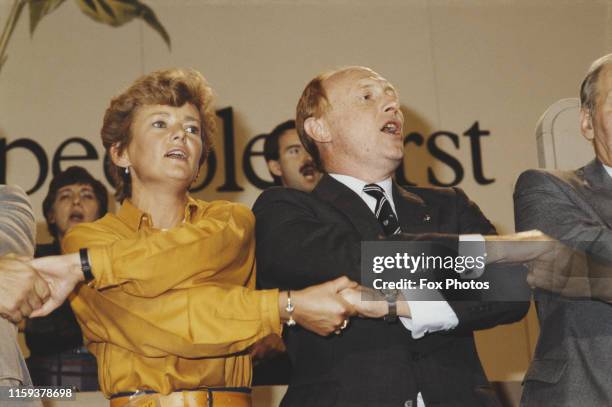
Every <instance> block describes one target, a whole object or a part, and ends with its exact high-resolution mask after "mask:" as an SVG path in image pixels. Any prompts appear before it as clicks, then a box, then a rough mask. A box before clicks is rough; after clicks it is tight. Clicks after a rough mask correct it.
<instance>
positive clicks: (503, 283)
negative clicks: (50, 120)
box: [447, 188, 530, 333]
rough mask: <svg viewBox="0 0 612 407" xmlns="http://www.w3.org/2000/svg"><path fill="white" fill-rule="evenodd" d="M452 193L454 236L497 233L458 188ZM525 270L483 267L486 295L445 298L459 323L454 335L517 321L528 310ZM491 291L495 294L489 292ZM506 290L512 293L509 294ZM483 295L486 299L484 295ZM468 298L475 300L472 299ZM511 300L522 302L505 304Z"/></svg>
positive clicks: (521, 268)
mask: <svg viewBox="0 0 612 407" xmlns="http://www.w3.org/2000/svg"><path fill="white" fill-rule="evenodd" d="M453 189H454V191H455V200H454V205H455V211H456V213H457V218H458V225H457V233H458V234H481V235H495V234H497V231H496V230H495V227H494V226H493V224H491V222H490V221H489V220H488V219H487V218H486V216H485V215H484V214H483V213H482V211H481V210H480V208H479V207H478V205H476V203H475V202H473V201H471V200H470V199H469V198H468V197H467V195H466V194H465V192H463V190H462V189H460V188H453ZM526 272H527V271H526V269H525V268H524V267H523V266H522V265H503V264H500V265H489V266H487V267H486V268H485V273H484V275H483V277H482V278H481V279H482V280H486V281H489V282H490V283H491V287H492V288H494V289H495V290H493V289H491V290H490V292H486V293H483V292H476V293H471V294H472V295H470V297H467V298H466V297H463V298H462V295H463V293H462V292H459V293H457V294H458V295H457V296H454V297H453V298H447V300H448V303H449V305H450V306H451V308H452V309H453V311H454V312H455V314H456V315H457V319H458V321H459V324H458V325H457V327H456V328H455V330H454V331H451V333H452V332H454V333H462V332H468V331H475V330H480V329H488V328H492V327H494V326H496V325H500V324H509V323H512V322H516V321H519V320H521V319H522V318H523V317H524V316H525V314H526V313H527V311H528V310H529V296H530V291H529V287H528V286H527V283H526V281H525V276H526ZM493 291H495V292H493ZM510 291H512V292H513V293H512V294H510ZM485 294H486V296H485ZM472 297H476V298H474V299H473V300H472V299H471V298H472ZM508 298H513V299H518V298H521V299H523V300H522V301H505V299H508Z"/></svg>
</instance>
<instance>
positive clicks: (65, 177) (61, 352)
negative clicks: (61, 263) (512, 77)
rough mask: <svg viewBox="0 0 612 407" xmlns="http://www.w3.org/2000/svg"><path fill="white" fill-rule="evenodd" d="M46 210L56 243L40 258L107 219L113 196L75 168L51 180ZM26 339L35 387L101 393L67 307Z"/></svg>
mask: <svg viewBox="0 0 612 407" xmlns="http://www.w3.org/2000/svg"><path fill="white" fill-rule="evenodd" d="M42 209H43V214H44V216H45V219H46V220H47V228H48V229H49V232H50V233H51V236H52V237H53V242H52V243H50V244H42V245H37V246H36V253H35V255H34V256H35V257H44V256H52V255H57V254H61V249H60V242H61V241H62V239H63V237H64V235H65V234H66V232H67V231H68V230H69V229H70V228H71V227H72V226H74V225H76V224H79V223H81V222H93V221H95V220H96V219H98V218H100V217H102V216H103V215H105V214H106V212H107V210H108V192H107V190H106V188H105V187H104V185H103V184H102V183H101V182H100V181H98V180H97V179H95V178H94V177H93V176H92V175H91V174H90V173H89V172H88V171H87V170H86V169H85V168H82V167H78V166H72V167H69V168H68V169H66V170H65V171H63V172H60V173H59V174H57V175H56V176H55V177H54V178H53V179H52V180H51V183H50V184H49V192H48V193H47V196H46V197H45V199H44V201H43V208H42ZM25 334H26V343H27V345H28V348H29V349H30V352H31V356H30V358H28V360H27V362H28V367H29V369H30V373H31V375H32V381H33V382H34V384H35V385H37V386H59V385H63V386H67V385H72V386H75V387H76V388H78V389H79V390H81V391H93V390H98V379H97V367H96V360H95V358H94V357H93V356H92V355H91V354H89V353H88V352H87V350H85V349H84V348H83V347H82V346H83V339H82V334H81V329H80V328H79V325H78V323H77V322H76V319H75V317H74V314H73V312H72V309H71V308H70V304H69V302H68V301H65V302H64V303H63V304H62V305H61V306H60V307H59V308H58V309H56V310H55V311H53V312H52V313H51V314H49V315H47V316H46V317H42V318H35V319H30V320H28V322H27V324H26V330H25ZM77 361H78V363H77Z"/></svg>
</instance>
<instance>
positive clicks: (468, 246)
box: [457, 234, 487, 280]
mask: <svg viewBox="0 0 612 407" xmlns="http://www.w3.org/2000/svg"><path fill="white" fill-rule="evenodd" d="M486 250H487V248H486V246H485V238H484V236H483V235H479V234H472V235H459V250H458V253H457V254H458V256H460V257H472V258H477V257H481V258H484V257H485V255H486ZM484 270H485V268H484V264H483V266H482V267H478V266H475V267H474V268H472V269H470V270H466V271H465V272H463V273H461V274H460V277H461V278H462V279H470V280H472V279H475V278H478V277H480V276H482V274H483V273H484Z"/></svg>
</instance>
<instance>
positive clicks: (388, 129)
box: [380, 120, 402, 136]
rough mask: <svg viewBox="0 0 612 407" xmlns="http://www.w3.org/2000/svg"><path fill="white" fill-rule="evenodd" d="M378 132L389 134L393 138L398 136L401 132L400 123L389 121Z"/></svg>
mask: <svg viewBox="0 0 612 407" xmlns="http://www.w3.org/2000/svg"><path fill="white" fill-rule="evenodd" d="M380 131H382V132H383V133H387V134H391V135H393V136H399V135H401V132H402V126H401V124H400V122H396V121H393V120H390V121H388V122H387V123H385V125H384V126H382V127H381V129H380Z"/></svg>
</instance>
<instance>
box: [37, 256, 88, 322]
mask: <svg viewBox="0 0 612 407" xmlns="http://www.w3.org/2000/svg"><path fill="white" fill-rule="evenodd" d="M30 265H31V266H32V267H34V268H35V269H36V271H38V273H39V274H40V276H41V277H42V278H43V279H44V280H45V281H46V282H47V284H48V286H49V291H50V296H49V298H48V300H47V301H45V303H44V304H43V306H42V307H41V308H39V309H37V310H36V311H34V312H33V313H32V315H31V316H32V317H44V316H45V315H48V314H49V313H50V312H51V311H53V310H54V309H56V308H57V307H59V306H60V305H62V303H63V302H64V301H65V300H66V298H67V297H68V295H70V293H71V292H72V290H73V289H74V287H75V286H76V285H77V284H78V283H79V282H81V281H83V279H84V277H83V272H82V271H81V261H80V259H79V254H78V253H73V254H64V255H62V256H49V257H41V258H38V259H34V260H32V261H30Z"/></svg>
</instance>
